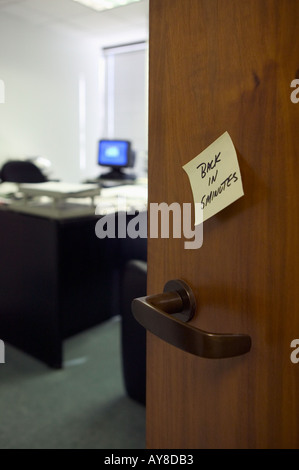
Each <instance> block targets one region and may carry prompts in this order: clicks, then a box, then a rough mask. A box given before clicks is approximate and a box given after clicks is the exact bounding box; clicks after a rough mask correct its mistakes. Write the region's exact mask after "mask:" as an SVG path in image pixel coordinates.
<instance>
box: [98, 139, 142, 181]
mask: <svg viewBox="0 0 299 470" xmlns="http://www.w3.org/2000/svg"><path fill="white" fill-rule="evenodd" d="M134 160H135V153H134V152H133V150H132V146H131V142H130V141H129V140H120V139H101V140H100V141H99V146H98V165H100V166H104V167H110V168H111V171H110V172H108V173H104V174H101V175H100V178H104V179H112V180H114V179H118V180H122V179H135V176H134V175H132V174H128V173H125V172H123V169H124V168H132V167H133V166H134V163H135V161H134Z"/></svg>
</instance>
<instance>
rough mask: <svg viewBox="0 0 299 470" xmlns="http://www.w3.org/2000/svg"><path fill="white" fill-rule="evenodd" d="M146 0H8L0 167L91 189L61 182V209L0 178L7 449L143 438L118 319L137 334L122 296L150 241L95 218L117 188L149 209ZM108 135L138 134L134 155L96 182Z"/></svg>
mask: <svg viewBox="0 0 299 470" xmlns="http://www.w3.org/2000/svg"><path fill="white" fill-rule="evenodd" d="M148 3H149V2H148V0H141V1H140V2H137V3H133V4H131V5H127V6H121V7H118V8H115V9H113V10H109V11H105V12H96V11H93V10H91V9H89V8H87V7H85V6H82V5H79V4H77V3H75V2H73V1H72V0H51V1H50V0H20V1H9V0H7V1H5V0H4V1H1V2H0V79H1V84H2V85H3V100H2V101H1V104H0V142H1V144H0V167H3V166H4V164H5V163H7V162H8V161H30V162H32V163H33V164H34V165H35V166H36V167H38V169H39V170H40V171H41V172H42V174H43V175H44V176H45V179H46V182H53V183H59V185H60V187H61V188H62V187H63V188H64V189H61V191H62V192H63V191H64V190H65V187H67V188H69V187H71V186H72V185H74V186H76V187H77V188H79V189H80V191H83V193H82V194H81V193H80V194H79V193H78V194H77V196H81V197H79V198H78V197H77V198H76V200H75V201H74V199H73V200H72V202H73V204H74V206H76V208H77V212H76V211H75V212H71V213H70V212H68V211H69V208H70V206H68V201H67V200H66V197H65V193H63V196H62V193H61V192H59V191H60V189H59V188H58V193H59V197H58V208H57V207H56V206H55V204H56V202H57V200H56V199H55V198H54V203H53V198H52V199H51V197H50V199H49V195H48V196H44V195H43V193H42V189H41V192H40V193H39V194H38V197H39V199H35V198H34V197H32V194H31V195H29V201H28V198H26V197H25V196H26V195H25V193H22V190H21V191H20V185H19V184H15V183H13V182H11V181H2V182H1V183H0V193H1V194H0V200H1V204H0V216H1V214H2V216H3V219H2V223H1V226H0V231H1V240H2V247H4V246H5V247H6V248H4V251H5V250H6V253H7V256H6V255H5V256H4V258H2V268H1V271H2V274H1V279H2V280H3V283H2V289H1V290H2V294H1V297H2V296H3V298H4V297H5V299H6V300H5V302H4V304H5V307H4V308H3V304H2V308H3V310H2V314H3V317H2V319H3V323H2V327H1V317H0V339H1V340H2V339H3V340H4V343H1V344H2V345H5V350H3V353H4V352H5V359H4V357H3V359H4V360H3V362H2V363H1V364H0V377H1V379H0V382H1V383H0V409H1V411H0V415H1V421H0V448H3V449H5V448H6V449H8V448H12V449H18V448H33V449H39V448H75V449H80V448H96V449H110V448H111V449H113V448H115V449H117V448H139V447H140V448H144V446H145V402H144V400H145V399H144V384H142V386H141V388H142V390H141V392H140V390H137V391H136V390H135V388H136V383H135V382H136V376H135V375H134V374H136V370H137V369H138V367H143V368H144V358H140V357H139V358H137V359H136V364H135V368H136V370H135V372H134V371H133V372H131V371H127V372H126V371H124V357H123V356H124V354H131V352H130V351H128V352H124V349H123V348H124V347H125V346H124V342H126V341H129V342H130V341H131V339H130V337H129V339H125V340H124V339H123V337H122V335H123V334H124V333H123V330H122V328H127V333H128V334H129V335H130V334H132V328H134V326H131V325H130V324H128V325H125V326H124V327H123V326H122V312H121V309H120V307H119V306H120V302H121V299H123V297H121V296H122V295H123V296H124V295H126V299H125V300H126V302H127V304H128V302H129V294H128V292H129V290H130V287H131V285H132V283H133V284H134V286H135V289H136V288H137V289H139V295H143V294H145V292H144V289H145V287H144V286H145V283H146V240H145V239H142V240H141V243H140V244H139V245H138V244H137V245H136V244H134V243H133V245H130V246H128V245H126V243H125V242H126V240H123V244H122V245H117V244H116V243H113V242H115V241H114V240H111V243H110V244H107V243H106V241H105V240H100V239H99V238H97V236H96V234H95V224H96V221H97V220H98V218H97V215H98V216H99V215H101V216H103V215H106V214H107V213H108V212H109V211H110V212H111V213H112V214H114V213H115V212H116V211H117V206H116V204H117V201H118V199H117V198H118V196H119V195H121V197H123V198H126V197H128V199H129V200H130V204H131V209H132V208H133V209H136V210H137V211H138V210H139V211H140V212H143V213H144V214H146V207H147V206H146V204H147V86H148V84H147V80H148V78H147V75H148V69H147V67H148V64H147V60H148V57H147V55H148V42H147V41H148ZM101 139H120V140H128V141H129V142H130V144H131V147H132V150H133V151H134V156H135V161H134V166H133V167H131V168H125V169H124V173H126V174H128V175H132V176H133V178H132V179H129V180H128V181H124V182H113V181H112V182H111V185H109V183H107V181H104V182H103V181H101V175H103V174H104V173H105V172H107V171H108V168H106V167H104V166H101V165H99V163H98V146H99V141H100V140H101ZM105 183H106V184H105ZM34 184H35V183H34ZM62 185H64V186H62ZM67 185H69V186H67ZM25 186H26V184H25ZM84 187H86V188H87V187H89V188H92V190H94V191H95V192H94V194H92V196H95V200H94V199H93V200H92V201H91V202H90V198H89V197H87V196H88V195H87V196H86V194H85V193H84ZM55 188H56V189H55V191H57V186H56V187H55ZM72 195H73V196H74V194H72ZM47 198H48V199H47ZM36 201H38V203H37V202H36ZM103 201H105V203H103ZM15 204H17V208H15V207H13V206H14V205H15ZM59 204H61V207H60V206H59ZM69 204H71V202H70V203H69ZM80 204H81V205H82V206H81V207H82V211H81V212H78V206H79V205H80ZM101 204H102V205H101ZM33 206H34V207H33ZM37 206H38V211H39V212H34V210H36V208H37ZM107 206H109V210H108V212H107ZM46 207H47V208H48V209H46ZM33 209H34V210H33ZM45 210H46V212H44V211H45ZM47 210H48V212H47ZM32 211H33V212H32ZM96 211H98V212H97V213H96ZM28 221H29V224H28ZM32 223H33V224H32ZM36 224H37V225H36ZM50 239H51V240H50ZM57 251H59V254H57ZM29 252H30V254H29ZM124 254H125V256H124ZM65 256H66V257H65ZM75 258H76V260H75ZM120 259H122V260H123V262H122V263H119V260H120ZM136 259H137V261H136V263H135V264H134V263H133V264H132V260H136ZM54 260H55V261H54ZM112 260H113V261H112ZM52 263H53V266H52ZM54 264H55V266H54ZM112 265H113V266H112ZM126 266H128V271H127V277H126V278H123V277H122V275H123V272H124V269H125V267H126ZM52 269H53V271H51V270H52ZM132 279H133V280H132ZM61 280H62V284H61ZM125 283H127V284H126V287H124V284H125ZM22 286H23V287H22ZM29 286H30V287H29ZM91 286H92V287H91ZM136 286H137V287H136ZM124 289H126V292H125V294H124ZM91 290H92V292H91ZM62 292H63V293H62ZM79 292H80V293H79ZM77 294H79V295H78V296H77ZM132 295H133V293H132ZM134 295H135V292H134ZM17 298H19V299H20V303H19V304H18V302H17V303H16V304H15V302H14V299H15V300H16V301H17ZM12 299H13V300H12ZM37 299H38V300H37ZM92 299H93V300H92ZM12 304H14V306H13V305H12ZM17 304H18V305H17ZM54 304H55V306H54ZM22 305H23V306H24V309H25V311H26V312H31V313H30V314H29V317H30V318H31V320H32V322H33V323H30V322H31V320H29V322H28V321H27V319H25V320H24V319H22V318H21V316H22V315H23V313H24V311H23V313H20V316H19V314H16V316H14V314H15V311H14V309H17V310H18V309H22ZM25 305H26V306H25ZM6 308H7V311H6V313H5V312H4V310H5V309H6ZM64 309H65V310H67V311H68V313H67V314H66V316H67V317H68V319H67V320H66V319H65V324H64V325H61V324H60V321H61V319H60V317H59V318H58V316H59V315H60V313H61V311H63V310H64ZM38 310H39V312H38V315H39V318H38V319H37V318H36V313H37V311H38ZM12 311H13V313H14V314H13V315H12ZM33 311H34V312H35V313H33ZM54 311H55V312H56V313H55V315H56V314H57V318H56V320H57V322H56V320H54V323H55V322H56V324H55V325H54V323H53V317H52V316H53V315H54V313H53V312H54ZM75 311H76V312H77V313H74V312H75ZM57 312H59V313H57ZM78 312H79V313H78ZM80 312H81V315H80ZM95 312H96V313H95ZM31 314H32V315H31ZM77 314H78V316H77ZM8 317H10V319H8V320H7V318H8ZM46 318H48V320H45V322H46V323H43V319H46ZM6 321H7V322H8V323H7V324H6V325H4V323H6ZM63 321H64V320H63ZM53 325H54V326H53ZM15 327H16V328H15ZM39 328H40V329H39ZM1 330H2V333H1ZM12 330H13V333H12ZM61 330H64V331H63V333H61ZM23 333H24V334H23ZM58 336H59V338H58ZM143 336H144V335H143ZM6 337H7V338H8V340H7V341H6ZM20 337H21V339H20ZM25 337H26V339H24V338H25ZM50 337H51V340H50V342H49V344H47V341H48V340H49V338H50ZM32 338H34V342H35V343H36V346H32V344H31V343H32ZM57 338H58V343H59V345H58V349H59V351H58V352H57V351H56V352H55V351H54V349H55V347H56V346H55V344H56V342H57ZM11 339H12V340H11ZM142 341H144V339H143V340H142ZM54 343H55V344H54ZM58 343H57V344H58ZM142 347H143V348H144V345H143V344H142ZM3 349H4V348H3ZM45 350H46V352H45ZM56 354H58V356H57V355H56ZM54 356H55V357H56V359H55V358H54ZM57 358H58V359H57ZM52 359H53V360H52ZM138 361H141V363H140V364H138ZM144 373H145V371H144ZM126 374H128V375H127V376H126V377H125V375H126ZM130 374H133V376H132V377H131V375H130ZM142 374H143V373H142ZM126 381H127V383H126ZM129 381H131V382H132V381H133V384H132V385H131V384H129ZM130 386H132V391H131V390H130ZM134 393H137V396H134Z"/></svg>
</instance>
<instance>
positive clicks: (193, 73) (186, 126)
mask: <svg viewBox="0 0 299 470" xmlns="http://www.w3.org/2000/svg"><path fill="white" fill-rule="evenodd" d="M298 31H299V2H298V0H246V2H245V1H244V2H243V1H242V2H241V1H240V0H184V1H182V0H163V1H161V0H151V1H150V65H149V70H150V114H149V202H150V203H152V202H162V201H163V202H166V203H168V204H171V203H172V202H179V203H180V204H182V203H183V202H193V198H192V193H191V188H190V184H189V181H188V178H187V176H186V174H185V172H184V171H183V169H182V166H183V165H184V164H185V163H187V162H188V161H190V160H191V159H192V158H194V157H195V156H196V155H198V154H199V153H200V152H201V151H203V150H204V149H205V148H206V147H207V146H208V145H209V144H211V143H212V142H213V141H214V140H215V139H217V138H218V137H219V136H220V135H222V134H223V133H224V132H225V131H228V132H229V134H230V136H231V138H232V140H233V142H234V145H235V147H236V149H237V153H238V160H239V165H240V170H241V174H242V179H243V187H244V197H242V198H240V199H239V200H238V201H236V202H234V203H233V204H232V205H230V206H229V207H227V208H226V209H224V210H223V211H221V212H220V213H218V214H217V215H215V216H213V217H212V218H211V219H209V220H207V221H206V222H204V229H203V246H202V247H201V248H200V249H198V250H186V249H184V240H183V239H175V238H173V239H172V238H170V239H163V238H158V239H154V238H152V239H149V249H148V293H149V294H155V293H160V292H162V291H163V287H164V284H165V283H166V282H167V281H168V280H170V279H176V278H181V279H184V280H185V281H186V282H188V283H189V284H190V286H191V287H192V289H193V291H194V293H195V296H196V300H197V304H198V308H197V313H196V315H195V317H194V318H193V319H192V320H191V324H192V325H193V326H195V327H198V328H201V329H203V330H206V331H211V332H217V333H231V332H233V333H245V334H249V335H250V336H251V338H252V349H251V351H250V352H249V353H247V354H245V355H242V356H238V357H234V358H228V359H203V358H200V357H196V356H193V355H191V354H188V353H186V352H183V351H181V350H179V349H177V348H175V347H174V346H172V345H169V344H167V343H166V342H164V341H162V340H161V339H159V338H157V337H156V336H154V335H152V334H151V333H148V334H147V447H148V448H162V449H163V448H164V449H165V448H181V449H182V448H183V449H187V448H212V449H213V448H296V447H299V401H298V395H299V364H296V363H293V362H292V361H291V358H290V355H291V352H292V348H291V347H290V345H291V341H292V340H293V339H295V338H298V337H299V289H298V285H299V263H298V243H299V212H298V183H297V179H298V159H299V151H298V144H299V139H298V136H299V118H298V116H299V104H296V103H293V102H292V101H291V99H290V96H291V92H292V91H294V90H292V88H291V87H290V84H291V82H292V80H294V79H295V78H299V62H298V59H299V41H298V40H297V39H298Z"/></svg>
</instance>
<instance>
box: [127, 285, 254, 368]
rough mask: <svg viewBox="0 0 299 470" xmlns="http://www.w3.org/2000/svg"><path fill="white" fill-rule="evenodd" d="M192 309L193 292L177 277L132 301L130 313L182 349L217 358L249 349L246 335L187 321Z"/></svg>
mask: <svg viewBox="0 0 299 470" xmlns="http://www.w3.org/2000/svg"><path fill="white" fill-rule="evenodd" d="M195 310H196V302H195V297H194V295H193V292H192V290H191V288H190V287H189V286H188V284H186V283H185V282H184V281H182V280H180V279H177V280H173V281H169V282H167V284H166V285H165V287H164V292H163V293H162V294H157V295H150V296H147V297H139V298H137V299H134V300H133V302H132V312H133V315H134V317H135V319H136V320H137V321H138V322H139V323H140V324H141V325H142V326H144V328H146V329H147V330H149V331H150V332H151V333H153V334H154V335H156V336H158V337H159V338H161V339H163V340H164V341H166V342H168V343H170V344H172V345H173V346H176V347H177V348H179V349H182V350H183V351H187V352H189V353H191V354H195V355H196V356H200V357H206V358H213V359H217V358H225V357H233V356H240V355H241V354H245V353H247V352H248V351H249V350H250V348H251V338H250V336H248V335H245V334H220V333H208V332H207V331H203V330H199V329H198V328H195V327H194V326H192V325H188V324H187V323H186V322H188V321H189V320H190V319H191V318H192V317H193V315H194V313H195Z"/></svg>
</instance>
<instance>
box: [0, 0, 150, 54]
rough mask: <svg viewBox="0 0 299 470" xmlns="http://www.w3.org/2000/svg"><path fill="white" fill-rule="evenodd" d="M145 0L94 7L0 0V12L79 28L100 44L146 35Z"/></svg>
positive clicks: (61, 0) (69, 0)
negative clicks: (100, 9)
mask: <svg viewBox="0 0 299 470" xmlns="http://www.w3.org/2000/svg"><path fill="white" fill-rule="evenodd" d="M148 7H149V0H141V1H140V2H137V3H132V4H130V5H126V6H121V7H117V8H114V9H113V10H107V11H102V12H98V11H94V10H92V9H90V8H88V7H85V6H83V5H80V4H78V3H76V2H73V0H0V16H2V17H3V16H4V15H8V16H10V17H11V16H14V17H17V18H18V19H19V20H21V21H27V22H30V23H31V24H34V25H39V26H42V27H56V28H57V27H58V28H63V29H68V30H70V29H71V30H73V31H77V32H78V31H79V32H81V33H84V34H85V35H88V36H93V37H95V38H97V39H99V40H100V41H101V42H102V43H104V44H103V45H113V44H118V41H120V42H123V41H124V40H125V41H129V42H132V41H139V40H146V39H147V37H148Z"/></svg>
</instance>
